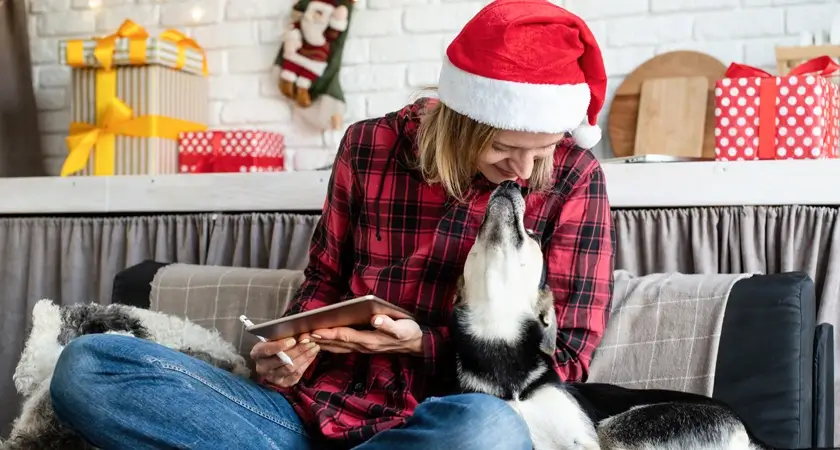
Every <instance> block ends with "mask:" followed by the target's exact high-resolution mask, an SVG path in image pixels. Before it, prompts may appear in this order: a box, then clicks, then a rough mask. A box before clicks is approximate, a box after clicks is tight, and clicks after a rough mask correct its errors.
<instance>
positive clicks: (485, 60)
mask: <svg viewBox="0 0 840 450" xmlns="http://www.w3.org/2000/svg"><path fill="white" fill-rule="evenodd" d="M606 87H607V75H606V71H605V69H604V60H603V57H602V56H601V50H600V49H599V48H598V43H597V42H596V41H595V37H594V36H593V35H592V31H590V29H589V27H587V26H586V24H585V23H584V22H583V20H582V19H581V18H580V17H578V16H576V15H574V14H572V13H570V12H568V11H566V10H565V9H563V8H561V7H559V6H557V5H555V4H553V3H550V2H549V1H547V0H496V1H493V2H492V3H490V4H489V5H487V6H485V7H484V8H483V9H482V10H481V11H479V12H478V14H476V16H475V17H473V18H472V19H471V20H470V21H469V22H468V23H467V24H466V25H465V26H464V29H463V30H461V33H460V34H459V35H458V36H457V37H456V38H455V40H454V41H452V43H451V44H450V45H449V47H448V48H447V50H446V57H445V58H444V61H443V68H442V69H441V73H440V81H439V83H438V95H439V97H440V100H441V102H443V103H444V104H446V105H447V106H448V107H450V108H451V109H453V110H454V111H457V112H459V113H461V114H463V115H466V116H468V117H470V118H472V119H474V120H476V121H478V122H481V123H485V124H487V125H491V126H493V127H496V128H500V129H505V130H517V131H530V132H544V133H563V132H571V133H572V136H573V137H574V138H575V140H576V141H577V144H578V145H579V146H581V147H584V148H591V147H593V146H595V144H597V143H598V141H599V140H600V139H601V129H600V127H598V123H597V118H598V113H599V112H600V110H601V107H602V106H603V105H604V96H605V93H606Z"/></svg>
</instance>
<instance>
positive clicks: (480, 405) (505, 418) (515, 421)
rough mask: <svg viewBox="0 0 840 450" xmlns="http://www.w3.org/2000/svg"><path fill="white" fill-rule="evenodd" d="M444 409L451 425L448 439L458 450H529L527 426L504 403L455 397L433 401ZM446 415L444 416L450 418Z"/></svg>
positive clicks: (481, 397) (469, 396) (470, 396)
mask: <svg viewBox="0 0 840 450" xmlns="http://www.w3.org/2000/svg"><path fill="white" fill-rule="evenodd" d="M434 403H436V404H438V405H439V406H443V405H446V406H447V407H450V408H451V409H452V410H453V411H452V412H451V413H450V414H451V417H452V422H453V425H456V424H457V427H455V429H454V432H453V434H455V436H452V438H453V439H455V442H460V443H461V446H459V447H458V448H461V449H475V450H487V449H493V448H504V449H510V450H520V449H521V450H531V449H532V448H533V443H532V442H531V435H530V433H529V432H528V425H527V424H526V423H525V421H524V420H523V419H522V416H520V415H519V414H518V413H517V412H516V411H515V410H514V409H513V408H511V407H510V405H508V404H507V402H505V401H503V400H501V399H499V398H497V397H493V396H491V395H486V394H459V395H452V396H448V397H442V398H440V399H437V400H436V401H435V402H434ZM450 414H447V415H450Z"/></svg>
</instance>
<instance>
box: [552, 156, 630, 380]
mask: <svg viewBox="0 0 840 450" xmlns="http://www.w3.org/2000/svg"><path fill="white" fill-rule="evenodd" d="M592 164H594V167H590V169H589V170H588V171H585V172H584V175H582V176H581V177H580V178H579V179H578V180H577V182H576V183H574V185H573V186H571V189H570V191H569V195H568V197H567V198H566V201H565V202H564V203H563V206H562V208H561V211H560V215H559V218H558V220H557V223H556V226H555V228H554V231H553V233H552V235H551V237H550V241H549V242H548V244H547V248H548V251H547V253H548V256H547V277H546V280H547V282H548V286H549V287H550V289H551V290H552V292H553V294H554V304H555V306H556V311H557V350H556V352H555V354H554V362H555V366H554V369H555V371H556V372H557V373H558V374H559V375H560V377H561V378H562V379H563V380H565V381H585V380H586V378H587V376H588V372H589V364H590V361H591V360H592V355H593V353H594V351H595V347H597V346H598V344H599V343H600V342H601V338H602V337H603V335H604V329H605V328H606V323H607V319H608V317H609V312H610V304H611V300H612V291H613V267H614V264H615V263H614V259H613V257H614V251H615V250H614V249H615V234H614V233H615V231H614V230H613V226H612V218H611V215H610V205H609V199H608V198H607V186H606V182H605V179H604V173H603V170H602V169H601V166H600V165H599V164H598V163H597V161H593V163H592Z"/></svg>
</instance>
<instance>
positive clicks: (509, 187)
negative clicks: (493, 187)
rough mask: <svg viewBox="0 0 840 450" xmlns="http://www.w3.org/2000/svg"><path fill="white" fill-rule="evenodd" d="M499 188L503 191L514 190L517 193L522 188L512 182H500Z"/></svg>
mask: <svg viewBox="0 0 840 450" xmlns="http://www.w3.org/2000/svg"><path fill="white" fill-rule="evenodd" d="M499 187H500V188H502V189H505V190H514V189H515V190H517V191H520V190H522V187H521V186H519V183H517V182H515V181H513V180H505V181H502V182H501V184H499Z"/></svg>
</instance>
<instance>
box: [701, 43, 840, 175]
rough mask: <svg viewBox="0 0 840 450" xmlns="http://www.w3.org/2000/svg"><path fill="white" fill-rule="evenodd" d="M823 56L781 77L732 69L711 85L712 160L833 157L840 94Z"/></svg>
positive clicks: (739, 67) (838, 133)
mask: <svg viewBox="0 0 840 450" xmlns="http://www.w3.org/2000/svg"><path fill="white" fill-rule="evenodd" d="M838 69H840V66H838V65H837V63H835V62H834V61H833V60H832V59H831V58H829V57H827V56H825V57H820V58H816V59H812V60H810V61H807V62H805V63H803V64H801V65H799V66H798V67H796V68H795V69H793V70H792V71H791V72H790V73H789V74H788V75H786V76H784V77H776V76H773V75H770V74H769V73H767V72H765V71H763V70H761V69H757V68H755V67H750V66H745V65H742V64H732V65H731V66H729V69H728V70H727V71H726V78H724V79H721V80H719V81H718V82H717V83H716V86H715V121H716V123H715V159H716V160H718V161H743V160H758V159H825V158H837V157H838V147H840V142H838V136H840V122H838V120H840V92H838V88H837V86H836V85H834V84H833V83H831V82H830V81H829V80H827V79H826V78H825V77H826V76H828V75H830V74H832V73H834V72H836V71H837V70H838Z"/></svg>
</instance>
